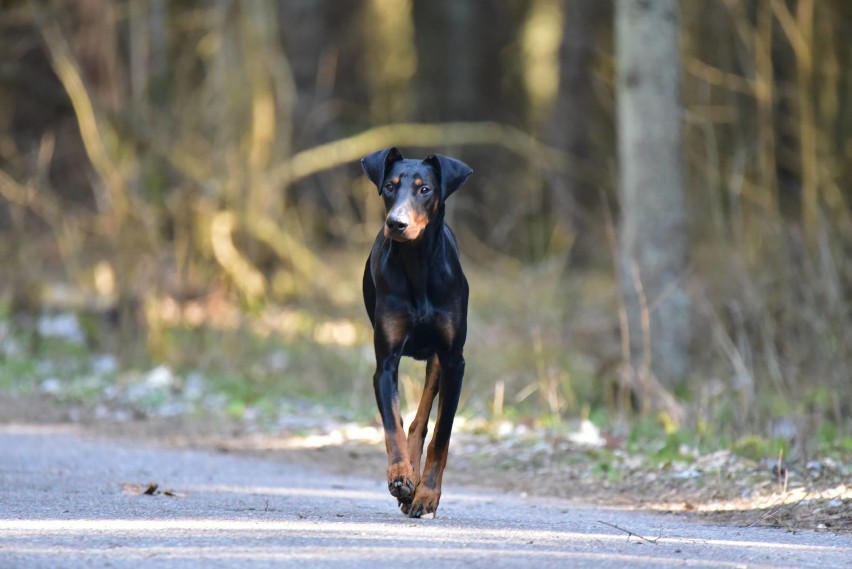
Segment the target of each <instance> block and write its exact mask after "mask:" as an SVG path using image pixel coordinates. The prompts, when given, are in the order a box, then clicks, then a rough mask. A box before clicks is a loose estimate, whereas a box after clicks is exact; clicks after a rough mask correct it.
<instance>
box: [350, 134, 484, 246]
mask: <svg viewBox="0 0 852 569" xmlns="http://www.w3.org/2000/svg"><path fill="white" fill-rule="evenodd" d="M361 168H363V169H364V173H365V174H367V177H368V178H370V180H371V181H372V182H373V183H374V184H376V187H377V188H378V190H379V195H381V196H382V199H383V200H384V202H385V214H386V215H385V237H390V238H391V239H393V240H394V241H414V240H416V239H418V238H419V237H420V236H421V235H422V234H423V230H424V229H426V226H427V225H429V222H430V221H431V220H432V219H433V218H434V217H435V215H436V214H437V213H438V212H439V211H440V210H441V207H442V206H443V204H444V201H445V200H446V199H447V198H448V197H450V195H451V194H452V193H453V192H455V191H456V190H458V189H459V188H460V187H461V186H462V185H463V184H464V183H465V181H466V180H467V179H468V177H469V176H470V175H471V174H472V173H473V170H471V169H470V167H469V166H468V165H467V164H465V163H464V162H462V161H460V160H456V159H455V158H449V157H447V156H441V155H439V154H430V155H429V156H427V157H426V158H424V159H423V160H411V159H405V158H403V157H402V153H401V152H400V151H399V150H397V149H396V148H395V147H391V148H386V149H384V150H379V151H378V152H374V153H372V154H370V155H369V156H367V157H365V158H363V159H362V160H361Z"/></svg>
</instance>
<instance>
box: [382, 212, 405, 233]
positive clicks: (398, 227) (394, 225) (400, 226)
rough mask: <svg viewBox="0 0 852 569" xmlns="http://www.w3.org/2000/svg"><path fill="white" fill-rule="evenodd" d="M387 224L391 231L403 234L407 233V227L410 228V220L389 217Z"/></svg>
mask: <svg viewBox="0 0 852 569" xmlns="http://www.w3.org/2000/svg"><path fill="white" fill-rule="evenodd" d="M385 224H386V225H387V226H388V229H390V230H391V231H396V232H402V231H405V228H406V227H408V220H406V219H405V218H403V217H396V216H392V215H389V216H388V218H387V221H385Z"/></svg>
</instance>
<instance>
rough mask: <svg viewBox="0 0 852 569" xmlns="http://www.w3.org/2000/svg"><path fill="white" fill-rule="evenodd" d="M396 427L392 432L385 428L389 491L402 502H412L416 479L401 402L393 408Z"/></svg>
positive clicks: (396, 403)
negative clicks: (409, 455) (400, 406)
mask: <svg viewBox="0 0 852 569" xmlns="http://www.w3.org/2000/svg"><path fill="white" fill-rule="evenodd" d="M391 413H392V414H393V423H394V425H395V426H396V428H395V429H394V430H393V431H392V432H388V431H387V430H385V446H386V447H387V449H388V491H389V492H390V493H391V494H392V495H393V496H394V497H396V498H397V499H398V500H399V501H400V502H402V503H410V502H411V500H412V499H413V498H414V489H415V487H416V484H417V483H416V481H415V478H414V470H413V469H412V468H411V461H410V460H409V458H408V445H407V444H406V440H405V431H404V430H403V428H402V417H401V416H400V414H399V402H395V404H394V405H393V407H392V409H391Z"/></svg>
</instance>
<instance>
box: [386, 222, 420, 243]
mask: <svg viewBox="0 0 852 569" xmlns="http://www.w3.org/2000/svg"><path fill="white" fill-rule="evenodd" d="M420 233H421V232H420V231H418V230H417V228H414V227H406V228H405V229H391V228H390V227H388V226H387V225H385V237H387V238H389V239H393V240H394V241H396V242H397V243H406V242H408V241H416V240H417V238H418V237H420Z"/></svg>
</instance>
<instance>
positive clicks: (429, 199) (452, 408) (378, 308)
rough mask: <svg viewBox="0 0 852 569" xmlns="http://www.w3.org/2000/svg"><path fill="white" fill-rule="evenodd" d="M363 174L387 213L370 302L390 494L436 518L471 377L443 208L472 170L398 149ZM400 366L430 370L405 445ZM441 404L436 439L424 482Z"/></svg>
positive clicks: (456, 263)
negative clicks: (404, 362) (416, 364)
mask: <svg viewBox="0 0 852 569" xmlns="http://www.w3.org/2000/svg"><path fill="white" fill-rule="evenodd" d="M361 165H362V167H363V169H364V172H365V173H366V174H367V176H368V177H369V178H370V180H371V181H372V182H373V183H374V184H376V187H377V188H378V190H379V194H380V195H381V196H382V198H383V200H384V203H385V212H386V217H385V225H384V227H383V228H382V230H381V231H379V234H378V235H377V236H376V241H375V243H374V244H373V249H372V251H371V252H370V256H369V258H368V259H367V266H366V267H365V270H364V281H363V292H364V304H365V306H366V308H367V314H368V315H369V317H370V322H371V323H372V325H373V331H374V334H373V343H374V347H375V351H376V373H375V375H374V376H373V386H374V389H375V394H376V402H377V403H378V406H379V412H380V414H381V416H382V423H383V426H384V429H385V443H386V446H387V451H388V489H389V490H390V492H391V494H393V495H394V496H395V497H396V498H397V499H398V500H399V503H400V506H401V508H402V510H403V512H405V513H407V514H409V515H410V516H412V517H420V516H421V515H424V514H434V513H435V512H436V510H437V508H438V502H439V501H440V496H441V480H442V476H443V471H444V467H445V466H446V461H447V451H448V449H449V442H450V433H451V431H452V426H453V418H454V417H455V413H456V409H457V407H458V401H459V395H460V393H461V385H462V377H463V375H464V367H465V361H464V356H463V350H464V343H465V340H466V338H467V303H468V294H469V291H468V283H467V279H466V278H465V276H464V273H463V272H462V268H461V262H460V260H459V249H458V244H457V242H456V238H455V235H453V232H452V231H451V230H450V228H449V226H448V225H446V224H445V223H444V204H445V201H446V199H447V198H448V197H449V196H450V195H451V194H452V193H453V192H455V191H456V190H458V189H459V188H460V187H461V186H462V184H464V182H465V181H466V180H467V178H468V177H469V176H470V175H471V173H472V170H471V169H470V168H469V167H468V166H467V165H466V164H464V163H463V162H460V161H459V160H455V159H453V158H448V157H446V156H439V155H430V156H427V157H426V158H425V159H424V160H410V159H405V158H403V157H402V154H401V153H400V152H399V150H397V149H396V148H388V149H385V150H381V151H378V152H375V153H373V154H371V155H369V156H367V157H366V158H364V159H363V160H362V161H361ZM402 356H409V357H413V358H415V359H418V360H427V361H428V363H427V366H426V383H425V386H424V389H423V397H422V399H421V401H420V405H419V407H418V410H417V415H416V417H415V419H414V421H413V422H412V424H411V427H410V429H409V433H408V437H407V439H406V437H405V434H404V431H403V426H402V419H401V417H400V413H399V391H398V387H397V369H398V366H399V360H400V358H401V357H402ZM436 395H439V401H438V417H437V421H436V427H435V434H434V435H433V438H432V441H431V443H430V444H429V448H428V450H427V454H426V462H425V465H424V467H423V472H422V475H421V473H420V472H419V470H420V460H421V455H422V451H423V443H424V441H425V437H426V426H427V423H428V421H429V413H430V411H431V409H432V403H433V401H434V399H435V396H436Z"/></svg>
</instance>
